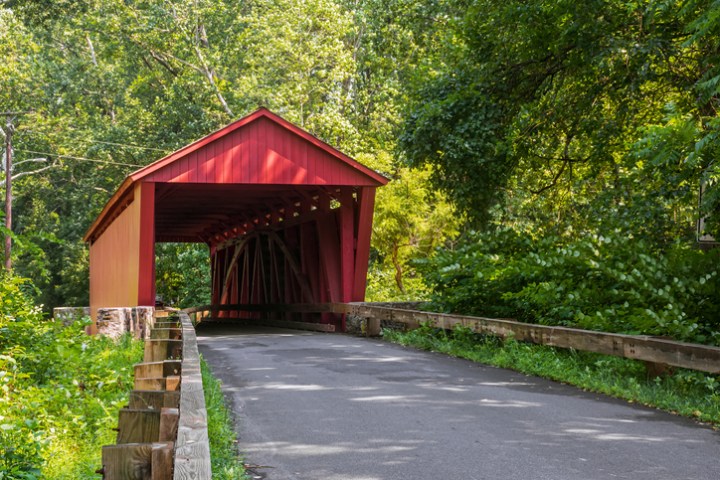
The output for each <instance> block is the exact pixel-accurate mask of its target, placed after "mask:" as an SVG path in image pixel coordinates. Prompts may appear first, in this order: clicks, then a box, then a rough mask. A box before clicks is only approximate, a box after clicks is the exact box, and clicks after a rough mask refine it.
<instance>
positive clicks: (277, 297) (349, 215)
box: [85, 109, 387, 328]
mask: <svg viewBox="0 0 720 480" xmlns="http://www.w3.org/2000/svg"><path fill="white" fill-rule="evenodd" d="M385 183H387V179H385V178H384V177H382V176H381V175H379V174H377V173H376V172H374V171H372V170H370V169H368V168H367V167H365V166H363V165H361V164H359V163H357V162H356V161H354V160H352V159H351V158H349V157H347V156H346V155H344V154H343V153H341V152H339V151H337V150H335V149H334V148H332V147H330V146H329V145H327V144H325V143H323V142H321V141H320V140H318V139H317V138H315V137H313V136H312V135H310V134H309V133H307V132H305V131H303V130H302V129H300V128H298V127H297V126H295V125H292V124H291V123H289V122H287V121H285V120H283V119H282V118H280V117H278V116H277V115H274V114H273V113H271V112H269V111H268V110H265V109H260V110H258V111H256V112H255V113H253V114H251V115H248V116H247V117H244V118H242V119H240V120H238V121H237V122H234V123H232V124H230V125H228V126H227V127H225V128H223V129H221V130H218V131H217V132H215V133H212V134H210V135H208V136H207V137H205V138H203V139H200V140H198V141H197V142H194V143H192V144H190V145H188V146H186V147H184V148H182V149H180V150H178V151H177V152H175V153H173V154H171V155H169V156H167V157H165V158H163V159H161V160H158V161H157V162H155V163H153V164H151V165H148V166H147V167H144V168H142V169H140V170H138V171H136V172H135V173H133V174H132V175H130V176H129V177H128V178H127V179H126V180H125V182H123V184H122V185H121V186H120V188H119V189H118V191H117V192H116V193H115V195H114V196H113V197H112V198H111V199H110V201H109V202H108V204H107V205H106V206H105V208H104V209H103V211H102V213H101V214H100V216H99V217H98V218H97V219H96V220H95V222H94V223H93V224H92V226H91V227H90V229H89V230H88V232H87V234H86V235H85V240H86V241H87V242H89V243H90V272H91V275H90V302H91V306H92V308H93V309H97V308H99V307H111V306H135V305H143V304H145V305H147V304H153V303H154V299H155V263H154V261H155V242H163V241H181V242H202V243H206V244H207V245H208V246H209V247H210V255H211V265H212V298H213V302H214V303H223V304H229V303H268V302H274V303H277V302H283V303H297V302H326V301H333V302H335V301H337V302H345V301H360V300H363V298H364V295H365V278H366V275H367V263H368V257H369V252H370V234H371V230H372V212H373V204H374V198H375V189H376V188H377V187H378V186H382V185H384V184H385ZM333 202H335V203H333ZM331 205H335V208H334V209H331ZM306 320H307V319H306ZM322 320H323V321H326V322H336V323H337V325H338V327H340V328H344V324H343V320H342V318H338V317H334V316H331V315H324V316H323V319H322Z"/></svg>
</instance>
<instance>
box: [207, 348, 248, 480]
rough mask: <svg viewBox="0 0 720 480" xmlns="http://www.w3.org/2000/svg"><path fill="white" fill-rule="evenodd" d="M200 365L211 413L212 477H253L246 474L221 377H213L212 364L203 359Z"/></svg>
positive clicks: (223, 479)
mask: <svg viewBox="0 0 720 480" xmlns="http://www.w3.org/2000/svg"><path fill="white" fill-rule="evenodd" d="M200 368H201V370H202V379H203V390H204V392H205V406H206V408H207V413H208V436H209V437H210V463H211V466H212V472H213V474H212V478H213V479H218V480H238V479H243V480H244V479H247V478H249V477H248V476H247V475H246V473H245V467H244V466H243V461H242V458H241V457H240V455H239V453H238V449H237V440H236V438H235V429H234V428H233V420H232V415H231V414H230V410H229V409H228V407H227V405H226V403H225V397H224V396H223V393H222V389H221V383H220V380H218V379H217V378H215V377H214V376H213V374H212V372H211V371H210V367H208V364H207V363H206V362H205V360H203V359H201V361H200Z"/></svg>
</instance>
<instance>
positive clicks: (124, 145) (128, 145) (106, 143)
mask: <svg viewBox="0 0 720 480" xmlns="http://www.w3.org/2000/svg"><path fill="white" fill-rule="evenodd" d="M78 141H79V142H81V143H102V144H104V145H115V146H117V147H130V148H139V149H142V150H155V151H156V152H163V153H168V150H163V149H162V148H153V147H141V146H140V145H133V144H131V143H115V142H103V141H102V140H78Z"/></svg>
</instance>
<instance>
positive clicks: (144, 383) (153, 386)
mask: <svg viewBox="0 0 720 480" xmlns="http://www.w3.org/2000/svg"><path fill="white" fill-rule="evenodd" d="M165 383H166V382H165V378H164V377H149V378H143V377H136V378H135V383H134V387H133V388H135V390H167V388H166V387H165Z"/></svg>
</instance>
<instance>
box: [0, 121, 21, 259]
mask: <svg viewBox="0 0 720 480" xmlns="http://www.w3.org/2000/svg"><path fill="white" fill-rule="evenodd" d="M25 113H27V112H2V113H0V115H2V116H4V117H5V130H4V132H3V133H4V134H5V228H6V229H7V231H6V232H5V270H7V271H8V272H9V271H10V270H11V269H12V259H11V257H10V254H11V252H12V238H11V237H10V233H11V232H12V154H13V151H12V137H13V133H15V125H14V124H13V121H14V120H15V117H17V116H19V115H23V114H25Z"/></svg>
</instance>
